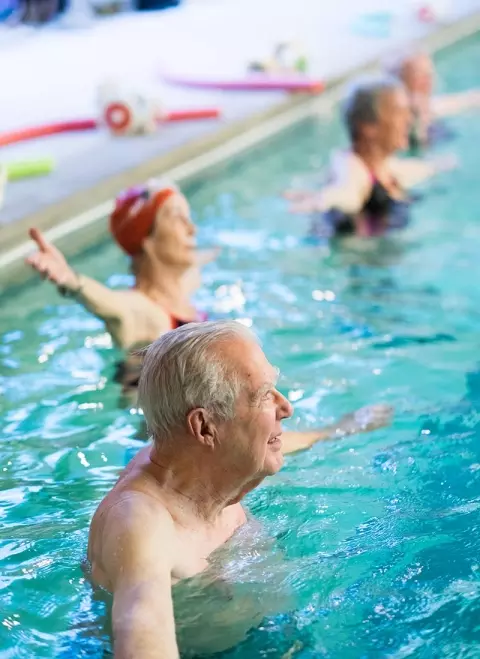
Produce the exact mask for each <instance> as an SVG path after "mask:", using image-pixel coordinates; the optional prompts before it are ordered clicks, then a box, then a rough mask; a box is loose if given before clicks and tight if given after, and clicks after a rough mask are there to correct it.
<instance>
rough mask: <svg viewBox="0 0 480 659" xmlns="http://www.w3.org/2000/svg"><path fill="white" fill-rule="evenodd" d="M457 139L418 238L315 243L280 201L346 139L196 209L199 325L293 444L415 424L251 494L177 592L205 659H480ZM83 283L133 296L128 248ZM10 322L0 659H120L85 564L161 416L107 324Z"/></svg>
mask: <svg viewBox="0 0 480 659" xmlns="http://www.w3.org/2000/svg"><path fill="white" fill-rule="evenodd" d="M478 49H479V42H478V39H477V40H473V41H470V42H469V43H468V44H467V45H466V46H465V47H464V48H463V49H460V50H459V51H458V52H455V51H452V52H451V53H450V55H448V58H447V59H445V61H444V63H443V64H442V68H443V74H444V75H445V77H446V80H447V86H450V87H452V88H455V85H458V84H459V82H458V77H457V73H458V71H459V70H462V72H463V77H462V80H463V82H464V83H465V84H467V81H468V84H471V85H479V84H480V79H479V77H478V76H479V73H478V71H477V70H476V66H475V65H474V64H473V63H474V62H478ZM451 121H452V126H453V127H454V129H455V133H456V137H455V139H454V140H453V141H452V142H451V143H449V144H448V147H446V148H448V149H449V150H450V149H454V150H455V151H456V152H458V153H459V155H460V161H461V165H460V168H459V170H458V171H456V172H453V173H450V174H448V175H447V174H445V175H442V177H440V178H439V180H438V181H437V182H436V183H435V184H433V185H432V187H431V188H429V187H428V186H427V187H426V190H425V196H424V197H423V198H422V199H421V200H420V201H419V202H418V203H417V205H416V206H415V210H414V222H413V223H412V225H411V227H410V228H409V229H408V230H407V231H406V233H405V234H403V235H402V236H399V237H398V238H389V239H388V240H382V241H372V242H370V243H368V244H367V243H364V242H361V241H355V240H352V241H349V242H347V243H344V244H342V245H339V244H336V245H327V244H326V243H323V244H312V243H311V242H309V241H307V240H306V236H307V234H308V229H309V225H310V220H309V218H302V217H298V218H292V216H290V215H289V214H288V213H287V211H286V205H285V203H284V202H283V201H282V199H281V198H280V196H279V193H280V192H281V191H282V190H283V189H285V188H287V187H290V185H291V183H292V177H293V172H300V173H299V174H297V176H298V177H299V179H300V181H299V183H302V179H304V181H305V182H311V181H312V179H314V178H316V176H317V174H319V173H320V171H319V170H320V167H321V166H322V164H323V163H324V161H325V159H326V152H327V150H328V148H330V147H331V146H334V145H335V144H336V143H337V141H338V139H339V135H338V134H337V132H336V131H335V130H332V129H331V127H330V126H327V125H324V124H322V123H318V122H314V121H312V122H308V123H306V124H304V125H302V126H299V127H298V128H295V129H294V130H293V131H292V132H291V133H289V134H288V135H285V136H282V137H280V138H279V139H278V140H277V141H275V143H272V145H270V146H269V147H267V149H266V150H265V151H262V155H261V156H259V154H258V153H254V154H252V155H251V156H250V157H247V158H245V159H243V160H242V163H241V165H238V164H237V165H236V166H234V167H233V168H232V169H231V170H230V169H229V168H228V167H225V169H224V171H223V172H222V173H221V175H220V176H219V178H218V179H217V180H216V181H215V183H212V182H209V183H208V184H207V185H203V186H198V187H196V188H195V189H194V190H192V191H191V195H190V196H191V199H192V202H193V208H194V211H195V213H196V216H197V219H198V220H199V224H200V225H201V228H202V230H201V235H202V237H203V238H204V240H205V241H206V242H207V243H208V242H215V241H216V240H218V239H220V241H222V240H224V243H225V244H224V250H223V253H222V255H221V258H220V260H219V262H218V263H216V264H212V265H210V266H209V267H208V269H207V270H206V272H205V280H206V287H205V289H204V290H203V291H202V292H201V297H200V302H201V306H202V308H205V309H207V310H208V311H209V313H210V314H211V315H212V316H213V317H218V316H220V317H233V318H241V319H242V322H245V323H246V324H249V325H252V326H253V327H254V328H255V329H256V331H257V332H258V333H259V335H260V337H261V339H262V340H263V341H264V345H265V348H266V351H267V353H268V356H269V358H270V360H271V361H272V362H273V363H274V364H276V365H278V366H280V368H281V369H282V379H281V382H280V385H281V388H282V391H283V392H284V393H285V394H286V395H287V396H288V398H289V399H290V400H291V401H293V402H294V403H295V406H296V409H297V414H296V417H295V419H293V420H292V422H291V427H293V428H300V427H302V428H308V427H314V426H318V425H322V424H327V423H329V422H330V421H331V420H332V419H333V418H335V417H338V416H340V415H341V414H343V413H345V412H347V411H349V410H351V409H354V408H356V407H359V406H361V405H364V404H366V403H369V402H388V403H390V404H392V405H393V406H394V407H395V409H396V418H395V422H394V425H393V427H392V428H389V429H385V430H381V431H378V432H376V433H374V434H372V435H364V436H359V437H351V438H347V439H345V440H344V441H341V442H338V443H330V444H325V445H322V446H316V447H315V448H314V449H313V450H311V451H309V452H308V453H304V454H301V455H298V456H294V457H292V458H290V459H288V460H287V462H286V465H285V467H284V469H283V470H282V472H281V473H280V474H278V475H277V477H275V478H274V479H270V480H268V481H267V482H266V483H265V484H264V485H263V486H262V487H261V488H260V489H259V490H258V491H255V492H253V493H251V494H250V495H249V497H248V499H247V506H248V508H249V510H250V511H251V513H252V515H253V516H254V518H255V519H256V520H257V521H258V524H259V526H258V527H256V526H254V525H249V526H248V527H246V528H245V529H243V530H242V531H241V532H240V533H239V534H238V535H237V536H236V537H235V538H233V539H232V541H231V543H229V545H228V546H226V547H224V548H223V549H222V550H221V551H219V552H218V555H216V556H214V557H213V560H212V565H211V567H210V570H209V571H208V572H207V573H205V574H203V575H200V576H199V577H197V578H195V579H192V580H190V581H188V582H186V583H183V584H180V585H179V586H178V587H177V588H175V601H176V615H177V619H178V626H179V636H180V639H181V643H182V646H183V647H184V650H185V652H184V654H185V656H186V657H188V656H190V657H192V656H194V653H195V652H197V653H198V652H199V651H201V652H203V653H204V655H203V656H205V657H207V656H209V657H212V655H211V654H209V655H207V654H206V650H207V647H208V648H209V650H210V649H211V645H209V644H212V643H213V644H216V648H219V647H220V645H225V640H226V637H227V629H228V639H227V645H228V644H229V643H228V641H231V642H236V641H239V642H238V644H237V645H235V646H234V647H233V649H229V650H225V651H222V652H220V653H219V654H217V655H216V656H217V657H221V658H222V659H234V658H235V659H251V658H253V657H255V658H257V657H259V658H265V659H282V657H283V658H284V659H290V658H292V657H293V658H294V659H297V658H298V659H306V658H307V657H312V658H313V657H315V658H318V657H326V658H331V659H358V658H359V657H365V658H368V659H370V658H372V659H376V658H377V657H392V658H393V657H395V658H397V657H398V658H400V657H407V656H413V657H419V658H420V657H422V658H427V657H437V656H440V655H441V656H443V657H446V658H448V659H457V657H474V656H477V654H478V643H479V642H480V638H479V635H480V631H479V629H480V628H479V626H478V615H479V608H480V593H479V589H478V583H479V571H480V562H479V558H478V557H479V555H480V551H479V550H480V546H479V543H480V533H479V529H480V517H479V515H480V481H479V479H480V449H479V446H480V442H479V441H478V440H479V437H478V434H479V431H478V428H479V424H478V421H479V413H480V407H479V402H480V378H479V375H478V366H477V362H478V357H477V355H478V323H479V313H480V312H479V309H480V294H479V288H478V285H477V281H478V277H479V271H478V268H479V260H478V245H479V244H480V226H479V225H478V222H477V221H476V214H475V213H476V209H477V208H478V207H479V205H480V189H479V186H478V181H477V177H478V154H477V146H476V145H477V143H478V141H479V139H480V124H479V122H478V118H477V117H475V116H474V115H466V116H465V117H459V118H456V119H453V120H451ZM318 145H321V146H322V154H323V155H322V157H321V158H320V161H318V160H317V159H316V158H317V152H318ZM279 153H282V154H284V157H282V158H279V157H278V154H279ZM324 156H325V157H324ZM239 168H240V171H241V176H239ZM312 169H313V170H316V171H313V173H312ZM302 170H303V173H302ZM435 186H436V187H435ZM442 187H443V188H444V191H445V194H439V193H438V191H439V190H440V189H441V188H442ZM225 190H227V191H228V194H225V192H224V191H225ZM187 192H188V191H187ZM232 236H236V238H235V239H232ZM75 265H76V266H77V267H79V268H80V269H81V270H83V271H84V272H86V273H88V274H91V275H92V276H95V277H98V278H99V279H100V280H102V281H106V280H107V279H109V278H110V280H109V281H110V283H111V284H112V285H114V286H120V285H124V284H125V282H128V276H127V275H124V274H122V273H126V272H127V265H126V262H125V260H124V259H123V257H122V256H121V255H120V254H119V253H118V252H117V251H115V250H114V249H113V247H111V246H106V247H104V248H101V249H100V251H99V252H96V253H95V252H94V253H92V254H90V255H88V256H87V257H85V258H83V259H82V262H81V263H77V264H75ZM112 273H115V275H114V276H112ZM3 302H4V303H3V304H2V306H1V308H0V410H1V415H0V431H1V437H2V440H3V441H2V444H1V447H0V522H1V527H0V529H1V530H0V559H1V561H2V563H1V570H0V623H1V624H0V651H1V652H2V653H5V657H9V658H14V659H17V658H22V659H23V658H24V657H38V658H42V657H45V658H47V657H48V658H50V657H53V656H55V657H57V656H58V657H65V658H66V657H76V658H78V657H96V658H97V657H102V656H103V654H104V653H108V651H109V641H108V639H107V637H106V633H105V629H106V628H105V616H106V613H107V612H106V610H105V605H104V602H103V599H102V598H100V597H98V596H97V595H96V594H92V591H91V588H90V586H89V584H88V583H87V582H86V580H85V575H84V574H83V572H82V571H81V569H80V564H81V561H82V559H83V556H84V553H85V547H86V539H87V532H88V524H89V520H90V517H91V515H92V513H93V511H94V509H95V507H96V505H97V503H98V501H99V500H100V499H101V498H102V497H103V495H104V494H105V493H106V492H107V491H108V490H109V488H110V487H111V486H112V484H113V482H114V481H115V480H116V478H117V476H118V473H119V471H120V470H121V469H122V468H123V466H124V465H125V462H126V461H127V460H128V458H129V456H131V455H133V454H134V453H135V452H136V451H137V450H138V449H139V448H140V447H141V446H143V445H144V442H145V437H146V433H145V429H142V417H141V415H140V414H139V411H138V409H137V408H136V405H135V404H134V400H133V399H128V397H127V399H126V400H121V397H122V387H123V385H122V383H118V382H116V381H115V370H116V364H117V362H118V361H119V359H120V358H121V355H120V354H119V353H118V352H117V351H116V350H115V349H114V348H113V347H112V345H111V342H110V340H109V338H108V336H107V335H105V332H104V329H103V327H102V325H101V323H99V322H98V321H97V320H95V319H94V318H92V317H91V316H89V315H88V314H87V313H85V312H84V311H82V309H81V308H80V307H79V306H78V305H74V304H73V303H71V302H68V301H65V300H63V299H59V298H58V297H57V296H56V295H55V293H54V292H53V291H51V290H50V288H48V285H47V284H40V285H39V286H37V287H33V288H30V289H26V290H24V291H21V292H20V293H17V294H16V296H15V297H14V298H10V299H9V300H4V301H3ZM132 373H133V374H135V369H132V370H131V371H129V376H131V375H132ZM132 377H133V376H132ZM130 380H131V378H129V381H130ZM124 388H126V389H128V388H129V387H124ZM189 629H190V631H189ZM192 629H195V631H194V633H193V632H192V631H191V630H192ZM194 641H195V643H196V645H197V647H196V648H195V647H193V642H194ZM2 656H3V655H2Z"/></svg>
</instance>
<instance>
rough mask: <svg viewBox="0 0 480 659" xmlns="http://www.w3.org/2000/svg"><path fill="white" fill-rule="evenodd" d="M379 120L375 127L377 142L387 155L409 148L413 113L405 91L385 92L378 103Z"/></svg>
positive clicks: (374, 132) (374, 133) (400, 89)
mask: <svg viewBox="0 0 480 659" xmlns="http://www.w3.org/2000/svg"><path fill="white" fill-rule="evenodd" d="M377 112H378V119H377V122H376V124H375V125H374V130H373V135H374V139H375V141H377V143H378V144H379V146H381V148H382V149H383V151H384V152H385V153H386V154H393V153H395V152H396V151H401V150H404V149H406V148H407V147H408V133H409V128H410V122H411V112H410V106H409V102H408V97H407V94H406V92H405V90H404V89H402V88H400V87H399V88H398V89H394V90H392V91H388V92H385V93H384V94H382V96H381V97H380V98H379V101H378V109H377Z"/></svg>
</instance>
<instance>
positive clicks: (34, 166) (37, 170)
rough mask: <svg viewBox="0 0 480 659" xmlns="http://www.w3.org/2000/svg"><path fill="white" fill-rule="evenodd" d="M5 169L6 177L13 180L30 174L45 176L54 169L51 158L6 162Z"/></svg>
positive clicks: (53, 162)
mask: <svg viewBox="0 0 480 659" xmlns="http://www.w3.org/2000/svg"><path fill="white" fill-rule="evenodd" d="M5 169H6V172H7V179H8V180H9V181H15V180H18V179H22V178H28V177H30V176H45V175H46V174H50V173H51V172H52V171H53V170H54V169H55V161H54V160H53V158H38V159H36V160H24V161H19V162H13V163H6V165H5Z"/></svg>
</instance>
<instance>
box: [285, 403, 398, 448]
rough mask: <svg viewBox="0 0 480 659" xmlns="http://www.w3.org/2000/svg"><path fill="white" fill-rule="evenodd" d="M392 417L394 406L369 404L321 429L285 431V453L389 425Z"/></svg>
mask: <svg viewBox="0 0 480 659" xmlns="http://www.w3.org/2000/svg"><path fill="white" fill-rule="evenodd" d="M391 419H392V408H391V407H389V406H388V405H369V406H367V407H362V408H361V409H359V410H357V411H356V412H352V413H351V414H346V415H345V416H342V418H341V419H339V420H338V421H337V422H336V423H335V424H333V425H332V426H329V427H327V428H321V429H320V430H311V431H306V432H284V433H283V435H282V444H283V449H282V450H283V453H284V454H287V453H296V452H297V451H304V450H306V449H309V448H311V447H312V446H313V445H314V444H316V443H317V442H321V441H325V440H327V439H337V438H342V437H345V436H346V435H355V434H357V433H360V432H371V431H372V430H376V429H377V428H382V427H383V426H387V425H388V424H389V423H390V422H391Z"/></svg>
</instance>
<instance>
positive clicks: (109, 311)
mask: <svg viewBox="0 0 480 659" xmlns="http://www.w3.org/2000/svg"><path fill="white" fill-rule="evenodd" d="M110 231H111V234H112V236H113V238H114V240H115V241H116V243H117V244H118V245H119V247H121V248H122V249H123V251H124V252H125V253H126V254H128V255H129V256H130V259H131V271H132V274H133V275H134V277H135V283H134V285H133V286H132V288H130V289H127V290H112V289H110V288H108V287H107V286H104V285H103V284H100V283H99V282H97V281H95V280H94V279H91V278H90V277H87V276H86V275H83V274H81V273H78V272H76V271H75V270H74V269H73V268H72V267H71V266H70V265H69V264H68V262H67V260H66V259H65V257H64V256H63V254H62V253H61V252H60V251H59V250H58V249H57V248H56V247H54V245H52V244H51V243H49V242H48V241H46V240H45V238H44V236H43V235H42V233H41V232H40V231H39V230H38V229H31V231H30V236H31V238H32V240H34V241H35V242H36V244H37V247H38V250H37V251H36V252H35V253H34V254H32V255H31V256H29V257H28V258H27V259H26V262H27V263H28V264H29V265H30V266H31V267H32V268H34V269H35V270H36V271H37V272H38V273H39V274H40V275H41V276H42V277H43V278H44V279H48V280H49V281H51V282H52V283H54V284H56V286H57V288H58V290H59V292H60V293H61V294H62V295H64V296H67V297H72V298H74V299H75V300H77V301H78V302H80V303H81V304H83V306H84V307H85V308H86V309H88V311H90V312H91V313H93V314H94V315H95V316H97V318H100V320H102V321H103V322H104V323H105V325H106V328H107V330H108V331H109V333H110V334H111V336H112V339H113V341H114V343H115V344H116V345H117V346H118V347H119V348H121V349H123V350H132V349H134V348H136V347H141V346H145V345H148V344H149V343H151V342H152V341H154V340H155V339H156V338H158V337H159V336H160V335H161V334H163V332H166V331H167V330H170V329H174V328H176V327H179V326H180V325H184V324H185V323H189V322H192V321H198V320H204V318H205V317H204V315H203V314H201V313H199V312H198V311H197V309H195V307H194V306H193V304H192V301H191V296H192V294H193V292H194V291H195V290H197V289H198V288H199V286H200V266H201V265H203V264H204V263H206V262H208V260H209V259H210V260H211V259H213V256H212V253H208V254H206V253H204V252H199V251H198V250H197V247H196V238H195V234H196V228H195V225H194V224H193V222H192V219H191V216H190V208H189V205H188V202H187V200H186V199H185V197H184V196H183V194H182V193H181V192H180V191H179V190H177V189H175V188H173V187H165V188H158V189H156V188H153V189H152V188H148V187H139V188H133V189H130V190H127V191H126V192H125V193H123V194H122V195H120V196H119V197H118V199H117V200H116V207H115V210H114V211H113V213H112V215H111V217H110Z"/></svg>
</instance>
